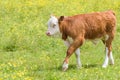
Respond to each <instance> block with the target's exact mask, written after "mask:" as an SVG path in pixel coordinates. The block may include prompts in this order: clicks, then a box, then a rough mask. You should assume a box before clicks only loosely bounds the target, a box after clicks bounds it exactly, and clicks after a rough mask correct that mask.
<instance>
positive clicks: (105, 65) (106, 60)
mask: <svg viewBox="0 0 120 80" xmlns="http://www.w3.org/2000/svg"><path fill="white" fill-rule="evenodd" d="M108 59H109V57H108V48H107V47H106V56H105V61H104V64H103V65H102V67H103V68H106V67H107V65H108Z"/></svg>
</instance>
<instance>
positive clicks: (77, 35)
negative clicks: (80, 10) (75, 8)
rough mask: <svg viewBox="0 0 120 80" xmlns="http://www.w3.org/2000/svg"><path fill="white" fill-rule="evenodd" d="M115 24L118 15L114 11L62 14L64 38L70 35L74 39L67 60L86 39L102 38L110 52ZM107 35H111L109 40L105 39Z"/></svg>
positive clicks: (60, 19) (60, 23) (60, 24)
mask: <svg viewBox="0 0 120 80" xmlns="http://www.w3.org/2000/svg"><path fill="white" fill-rule="evenodd" d="M115 26H116V17H115V13H114V12H113V11H105V12H96V13H89V14H79V15H75V16H70V17H64V16H61V17H60V18H59V28H60V32H61V33H62V39H63V40H66V39H67V37H68V36H69V37H72V39H73V40H74V41H73V43H72V44H71V45H70V47H69V48H68V50H67V56H66V59H65V60H66V61H68V60H67V59H68V58H69V57H70V56H71V54H72V53H73V52H74V51H75V50H76V49H77V48H78V47H80V46H81V45H82V44H83V42H84V40H85V39H89V40H94V39H96V38H101V39H102V41H103V43H104V44H105V45H106V47H108V49H109V53H110V51H111V49H112V46H111V43H112V40H113V38H114V33H115V29H116V27H115ZM105 35H109V38H108V40H105V39H104V37H105ZM108 55H109V54H108Z"/></svg>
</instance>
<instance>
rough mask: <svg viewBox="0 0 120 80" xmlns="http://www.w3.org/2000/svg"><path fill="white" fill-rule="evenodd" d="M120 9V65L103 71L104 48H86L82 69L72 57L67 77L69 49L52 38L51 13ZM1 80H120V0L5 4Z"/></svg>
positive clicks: (0, 12)
mask: <svg viewBox="0 0 120 80" xmlns="http://www.w3.org/2000/svg"><path fill="white" fill-rule="evenodd" d="M106 10H114V12H115V13H116V17H117V31H116V36H115V39H114V41H113V56H114V59H115V65H114V66H110V65H109V66H108V67H107V68H106V69H103V68H102V67H101V66H102V63H103V61H104V57H105V54H104V48H105V47H104V45H103V44H102V42H99V44H97V45H93V44H92V43H91V42H86V43H84V45H83V46H82V47H81V62H82V64H83V67H82V69H77V67H76V59H75V56H74V55H72V56H71V58H70V62H69V69H68V70H67V71H66V72H62V67H61V66H62V63H63V60H64V57H65V55H66V49H67V48H66V47H65V46H64V44H63V41H62V40H61V39H57V38H56V39H54V38H50V37H47V36H46V34H45V33H46V30H47V21H48V19H49V17H50V14H54V15H56V16H61V15H66V16H70V15H75V14H81V13H90V12H96V11H106ZM0 80H120V0H0Z"/></svg>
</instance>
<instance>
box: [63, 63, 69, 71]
mask: <svg viewBox="0 0 120 80" xmlns="http://www.w3.org/2000/svg"><path fill="white" fill-rule="evenodd" d="M67 68H68V64H67V63H66V62H64V63H63V66H62V70H63V71H66V70H67Z"/></svg>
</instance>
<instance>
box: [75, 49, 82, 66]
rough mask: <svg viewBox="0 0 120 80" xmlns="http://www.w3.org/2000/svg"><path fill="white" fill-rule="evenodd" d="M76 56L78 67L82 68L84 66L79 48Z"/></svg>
mask: <svg viewBox="0 0 120 80" xmlns="http://www.w3.org/2000/svg"><path fill="white" fill-rule="evenodd" d="M75 55H76V62H77V67H78V68H81V66H82V65H81V61H80V49H79V48H78V49H77V50H76V51H75Z"/></svg>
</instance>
